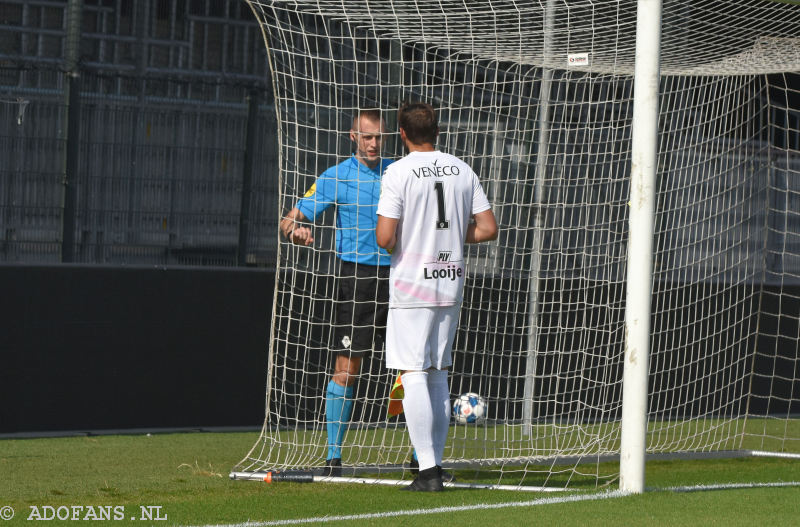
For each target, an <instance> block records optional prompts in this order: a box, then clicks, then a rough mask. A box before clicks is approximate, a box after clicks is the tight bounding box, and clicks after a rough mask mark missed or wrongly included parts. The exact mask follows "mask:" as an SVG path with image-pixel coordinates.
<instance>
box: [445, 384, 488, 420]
mask: <svg viewBox="0 0 800 527" xmlns="http://www.w3.org/2000/svg"><path fill="white" fill-rule="evenodd" d="M488 409H489V407H488V405H487V404H486V400H485V399H484V398H483V397H481V396H480V395H478V394H477V393H473V392H469V393H465V394H462V395H460V396H458V397H457V398H456V400H455V401H453V417H454V418H455V420H456V423H460V424H462V425H463V424H468V423H480V422H481V421H483V420H484V419H486V413H487V411H488Z"/></svg>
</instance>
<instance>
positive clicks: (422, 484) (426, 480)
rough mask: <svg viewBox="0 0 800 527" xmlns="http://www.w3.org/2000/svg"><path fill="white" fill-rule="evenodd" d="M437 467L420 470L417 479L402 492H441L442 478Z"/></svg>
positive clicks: (442, 486) (442, 487) (442, 488)
mask: <svg viewBox="0 0 800 527" xmlns="http://www.w3.org/2000/svg"><path fill="white" fill-rule="evenodd" d="M440 470H441V469H440V468H439V467H431V468H426V469H425V470H420V471H419V474H418V475H417V477H416V478H415V479H414V481H412V482H411V485H409V486H407V487H406V488H404V489H403V490H414V491H419V492H441V491H443V490H444V485H443V484H442V477H441V476H440V475H439V474H440Z"/></svg>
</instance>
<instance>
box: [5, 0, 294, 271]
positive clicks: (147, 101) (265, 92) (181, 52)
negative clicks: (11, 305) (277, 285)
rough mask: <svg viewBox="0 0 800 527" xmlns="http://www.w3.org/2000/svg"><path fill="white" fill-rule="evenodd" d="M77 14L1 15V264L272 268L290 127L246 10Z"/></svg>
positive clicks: (211, 2)
mask: <svg viewBox="0 0 800 527" xmlns="http://www.w3.org/2000/svg"><path fill="white" fill-rule="evenodd" d="M77 4H83V5H82V6H80V7H81V9H80V14H79V20H77V21H76V20H75V18H74V17H75V13H71V12H70V9H71V8H74V6H75V3H74V2H72V1H69V2H68V1H67V0H62V1H53V0H11V1H3V2H0V100H2V104H0V156H2V158H3V161H2V163H0V262H20V263H53V262H70V261H71V262H80V263H105V264H158V265H225V266H228V265H265V266H272V265H274V262H275V255H274V253H275V250H276V247H277V243H276V234H277V221H278V218H279V215H280V211H278V210H277V208H278V202H277V199H276V196H277V189H278V181H277V180H278V178H277V174H278V160H277V155H278V154H277V147H276V141H275V130H276V122H275V115H276V114H275V110H274V106H273V103H272V100H271V89H270V87H269V85H268V78H267V77H268V72H267V64H266V52H265V49H264V44H263V41H262V37H261V32H260V29H259V28H258V25H257V23H256V22H255V20H254V19H253V17H252V13H251V12H250V10H249V8H248V7H247V4H246V3H245V2H241V1H240V0H199V1H198V0H194V1H186V0H160V1H156V0H148V1H144V0H142V1H136V2H134V1H131V0H84V1H83V2H77ZM76 23H77V24H79V25H80V27H82V31H80V32H79V34H78V36H71V32H70V30H71V28H73V29H74V27H75V24H76ZM71 39H78V41H77V43H76V42H74V41H73V40H71ZM76 50H77V51H76ZM73 59H74V60H73Z"/></svg>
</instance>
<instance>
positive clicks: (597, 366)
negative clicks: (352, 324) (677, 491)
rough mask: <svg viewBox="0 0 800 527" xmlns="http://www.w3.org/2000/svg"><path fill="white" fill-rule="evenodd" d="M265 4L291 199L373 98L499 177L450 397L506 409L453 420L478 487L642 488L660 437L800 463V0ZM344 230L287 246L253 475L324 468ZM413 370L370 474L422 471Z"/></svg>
mask: <svg viewBox="0 0 800 527" xmlns="http://www.w3.org/2000/svg"><path fill="white" fill-rule="evenodd" d="M248 3H249V4H250V5H251V7H252V10H253V13H254V15H255V17H256V18H257V19H258V21H259V23H260V24H261V27H262V29H263V36H264V42H265V45H266V47H267V50H268V57H269V62H270V71H271V75H272V82H273V86H274V92H275V105H276V112H277V116H278V123H279V127H278V134H277V141H279V144H280V173H279V174H276V177H278V178H279V181H280V184H279V189H280V195H279V200H280V204H281V207H282V210H283V212H284V213H285V212H286V211H288V210H289V209H290V208H291V207H292V206H293V205H294V203H295V201H296V200H297V198H298V197H299V196H302V195H303V194H304V192H305V191H306V190H307V189H308V188H309V187H310V186H311V185H312V183H313V182H314V179H315V177H316V176H317V175H319V174H320V173H321V172H322V171H324V170H325V169H326V168H328V167H329V166H331V165H334V164H336V163H338V162H341V161H343V160H344V159H346V158H347V157H348V156H349V155H350V153H351V150H350V143H349V135H348V131H349V128H350V122H351V119H352V116H353V115H354V113H355V112H357V111H358V109H359V108H380V109H382V110H384V115H385V118H386V120H387V121H388V123H389V128H390V129H391V130H390V131H396V126H395V124H394V123H395V121H394V116H395V113H396V110H397V108H398V107H399V105H400V104H401V103H402V102H403V101H406V100H420V101H425V102H430V103H432V104H433V105H434V106H435V107H436V108H437V110H438V112H439V118H440V122H441V128H442V130H441V134H440V137H439V142H438V145H437V146H438V148H440V149H442V150H446V151H449V152H451V153H453V154H455V155H458V156H460V157H462V158H463V159H465V160H466V161H467V162H468V163H469V164H471V165H472V166H473V168H474V169H475V171H476V173H477V174H478V175H479V176H480V178H481V180H482V182H483V185H484V188H485V189H486V191H487V195H488V197H489V199H490V201H491V203H492V207H493V210H494V212H495V214H496V216H497V218H498V222H499V224H500V236H499V238H498V240H497V241H496V242H494V243H492V244H489V245H485V246H476V247H470V248H469V250H468V262H467V263H468V272H469V276H468V280H467V286H466V290H465V299H464V305H463V308H462V312H461V317H460V321H459V330H458V334H457V337H456V342H455V345H454V361H455V364H454V366H453V368H452V371H451V386H450V391H451V395H452V396H453V397H457V396H458V395H459V394H462V393H465V392H476V393H478V394H480V395H481V396H483V397H484V398H485V400H486V401H487V402H488V418H487V419H486V420H485V421H482V422H480V423H478V424H461V423H457V422H455V421H453V423H452V426H451V431H450V437H449V438H448V443H447V449H446V452H445V460H444V465H445V466H446V468H448V469H449V470H454V471H456V475H457V477H458V480H459V481H460V482H463V483H470V482H474V483H479V484H484V485H486V484H492V485H504V486H505V485H510V486H512V487H514V488H535V489H552V488H561V489H563V488H588V487H591V488H596V487H603V486H606V485H610V484H616V481H617V480H618V479H619V480H620V485H621V487H622V489H623V490H630V491H634V492H638V491H641V490H642V489H643V485H644V480H643V471H644V462H645V454H647V456H673V455H675V456H680V455H692V456H695V455H709V456H719V455H747V454H753V453H756V454H759V455H761V454H763V453H775V454H782V455H798V456H800V5H799V4H798V3H797V2H793V1H769V0H709V1H704V2H695V1H691V0H640V1H639V2H638V3H637V2H635V1H622V0H594V1H581V0H574V1H573V0H546V1H545V0H542V1H513V0H469V1H463V0H429V1H426V2H418V1H412V0H385V1H382V2H371V1H366V0H349V1H347V2H341V1H338V0H337V1H333V0H313V1H312V0H294V1H288V0H287V1H278V0H248ZM637 28H638V30H637ZM386 143H388V144H387V145H386V146H387V148H386V151H385V156H386V157H390V158H398V157H400V156H401V155H402V152H401V150H400V143H399V141H398V140H397V138H396V137H395V136H390V137H389V138H388V139H387V141H386ZM277 219H278V218H276V220H277ZM335 228H336V227H335V222H334V221H333V217H332V212H331V211H328V212H326V213H325V215H324V216H323V217H322V218H321V219H319V220H318V221H317V222H316V223H315V225H314V226H313V229H314V237H315V242H314V244H313V245H312V246H309V247H299V246H293V245H290V244H289V243H287V242H286V241H285V240H283V238H281V242H280V247H279V252H278V253H279V256H278V261H277V263H276V281H275V292H274V303H273V310H272V321H271V335H270V341H269V346H268V355H267V357H266V363H265V368H266V369H267V372H268V375H267V393H266V417H265V422H264V427H263V430H262V432H261V435H260V437H259V439H258V441H257V442H256V444H255V445H254V447H253V448H252V450H251V451H250V452H249V453H248V454H247V455H246V457H245V458H244V459H243V460H242V461H241V462H240V463H239V464H238V465H237V466H236V467H234V469H233V472H232V477H235V478H248V477H249V476H253V477H254V478H258V477H260V476H259V475H260V474H262V473H264V472H266V471H293V470H301V471H304V470H314V469H317V468H319V467H321V466H322V464H323V463H324V461H325V452H326V432H325V385H326V384H327V382H328V379H329V378H330V374H331V372H332V365H333V364H332V357H331V354H330V353H329V351H328V348H329V347H330V346H331V344H332V342H331V338H332V335H331V322H332V320H333V313H334V307H335V302H336V298H337V295H336V291H337V287H338V277H339V273H340V270H339V269H338V264H337V262H338V261H337V259H336V258H335V250H334V249H335V246H334V232H335ZM396 374H397V372H393V371H388V370H386V368H385V367H384V361H383V352H382V350H380V349H378V350H375V352H374V353H373V354H372V356H371V357H369V358H368V359H365V361H364V362H363V364H362V368H361V373H360V375H359V379H358V381H357V384H356V392H355V396H354V410H353V416H352V419H351V422H350V426H349V429H348V431H347V435H346V437H345V442H344V447H343V455H342V458H343V464H344V474H345V475H354V474H358V475H361V474H362V473H372V474H375V475H380V474H389V475H390V476H388V479H391V478H394V477H396V476H397V475H398V473H400V472H402V471H403V470H404V469H403V466H404V463H405V462H407V461H408V459H409V456H410V453H411V445H410V442H409V439H408V436H407V434H406V432H405V427H404V422H403V418H402V414H401V415H400V416H398V417H391V418H388V417H387V407H388V398H389V392H390V389H391V387H392V384H393V381H394V378H395V376H396ZM620 467H622V470H621V469H620ZM290 473H291V472H289V474H290Z"/></svg>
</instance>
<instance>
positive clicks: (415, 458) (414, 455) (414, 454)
mask: <svg viewBox="0 0 800 527" xmlns="http://www.w3.org/2000/svg"><path fill="white" fill-rule="evenodd" d="M411 457H413V458H414V460H415V461H416V462H417V463H419V458H418V457H417V451H416V450H414V453H413V454H412V456H411Z"/></svg>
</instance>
